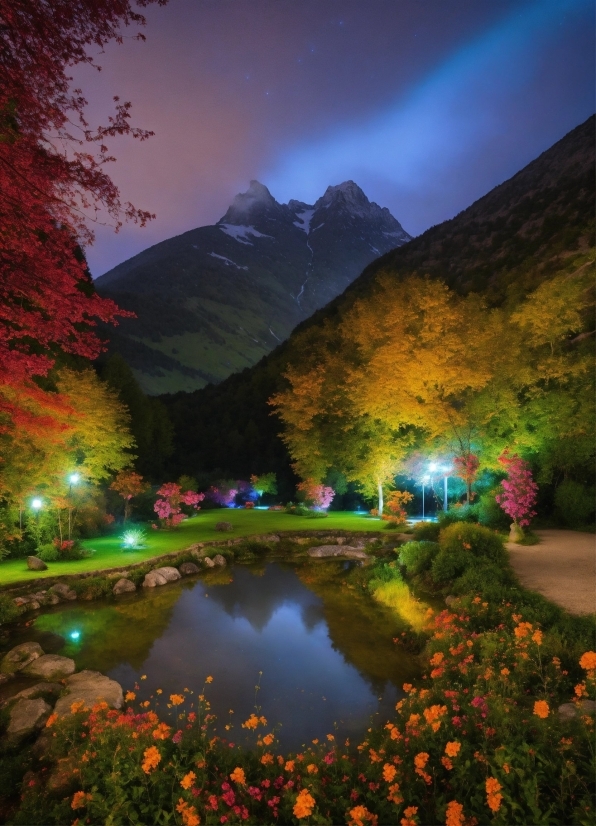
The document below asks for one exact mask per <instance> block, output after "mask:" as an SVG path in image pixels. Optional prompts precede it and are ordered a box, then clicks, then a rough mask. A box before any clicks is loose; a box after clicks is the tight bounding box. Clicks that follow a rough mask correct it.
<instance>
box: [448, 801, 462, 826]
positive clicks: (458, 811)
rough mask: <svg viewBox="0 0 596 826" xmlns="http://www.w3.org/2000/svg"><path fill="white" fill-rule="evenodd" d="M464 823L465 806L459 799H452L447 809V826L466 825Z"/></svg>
mask: <svg viewBox="0 0 596 826" xmlns="http://www.w3.org/2000/svg"><path fill="white" fill-rule="evenodd" d="M464 823H465V819H464V807H463V806H462V805H461V803H458V802H457V800H452V801H451V803H448V804H447V810H446V811H445V826H464Z"/></svg>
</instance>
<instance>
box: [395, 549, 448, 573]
mask: <svg viewBox="0 0 596 826" xmlns="http://www.w3.org/2000/svg"><path fill="white" fill-rule="evenodd" d="M438 553H439V545H438V543H437V542H424V541H422V542H406V544H405V545H402V546H401V548H400V549H399V561H400V562H401V564H402V565H404V566H405V568H406V570H407V572H408V573H409V574H421V573H423V572H424V571H428V570H430V566H431V565H432V562H433V559H434V558H435V557H436V556H437V554H438Z"/></svg>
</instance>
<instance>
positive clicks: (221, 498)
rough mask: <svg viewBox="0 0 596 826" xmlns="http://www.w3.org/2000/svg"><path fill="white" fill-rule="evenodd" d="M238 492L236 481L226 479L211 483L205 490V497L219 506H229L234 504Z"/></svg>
mask: <svg viewBox="0 0 596 826" xmlns="http://www.w3.org/2000/svg"><path fill="white" fill-rule="evenodd" d="M237 494H238V483H237V482H234V481H231V480H228V481H224V480H222V481H220V482H218V483H217V485H212V486H211V487H210V488H209V490H208V491H207V494H206V495H207V497H208V498H209V499H211V500H212V501H213V502H215V503H216V504H217V505H219V507H221V508H229V507H231V506H232V505H233V504H234V501H235V499H236V496H237Z"/></svg>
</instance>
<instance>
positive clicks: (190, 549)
mask: <svg viewBox="0 0 596 826" xmlns="http://www.w3.org/2000/svg"><path fill="white" fill-rule="evenodd" d="M202 547H203V543H202V542H195V543H194V545H189V546H188V548H186V550H187V551H188V552H189V553H191V554H192V555H193V556H194V555H195V551H200V550H201V548H202Z"/></svg>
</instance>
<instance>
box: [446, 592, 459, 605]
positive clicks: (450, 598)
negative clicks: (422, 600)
mask: <svg viewBox="0 0 596 826" xmlns="http://www.w3.org/2000/svg"><path fill="white" fill-rule="evenodd" d="M457 599H458V598H457V597H455V596H453V594H449V596H448V597H445V605H447V607H449V608H451V606H452V605H453V603H454V602H457Z"/></svg>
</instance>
